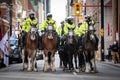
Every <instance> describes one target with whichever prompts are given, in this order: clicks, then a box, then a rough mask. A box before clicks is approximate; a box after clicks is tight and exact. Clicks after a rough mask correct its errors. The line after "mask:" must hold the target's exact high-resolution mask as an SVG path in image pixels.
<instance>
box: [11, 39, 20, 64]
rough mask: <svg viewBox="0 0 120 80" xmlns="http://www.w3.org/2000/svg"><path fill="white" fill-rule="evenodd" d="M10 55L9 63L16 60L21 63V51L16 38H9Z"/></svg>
mask: <svg viewBox="0 0 120 80" xmlns="http://www.w3.org/2000/svg"><path fill="white" fill-rule="evenodd" d="M10 48H11V51H10V56H9V63H10V64H11V63H13V61H14V62H17V63H21V62H22V57H21V52H20V50H19V49H18V39H14V40H10Z"/></svg>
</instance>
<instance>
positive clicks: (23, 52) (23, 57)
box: [21, 49, 25, 70]
mask: <svg viewBox="0 0 120 80" xmlns="http://www.w3.org/2000/svg"><path fill="white" fill-rule="evenodd" d="M21 52H22V68H21V70H24V67H25V66H24V64H25V50H24V49H22V50H21Z"/></svg>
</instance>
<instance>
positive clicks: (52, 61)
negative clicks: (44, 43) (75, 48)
mask: <svg viewBox="0 0 120 80" xmlns="http://www.w3.org/2000/svg"><path fill="white" fill-rule="evenodd" d="M51 70H52V71H56V68H55V56H54V55H52V56H51Z"/></svg>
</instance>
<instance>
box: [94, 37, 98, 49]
mask: <svg viewBox="0 0 120 80" xmlns="http://www.w3.org/2000/svg"><path fill="white" fill-rule="evenodd" d="M95 39H96V44H95V50H98V42H99V39H98V37H97V36H96V35H95Z"/></svg>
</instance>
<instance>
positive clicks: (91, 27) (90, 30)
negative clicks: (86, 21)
mask: <svg viewBox="0 0 120 80" xmlns="http://www.w3.org/2000/svg"><path fill="white" fill-rule="evenodd" d="M94 32H95V28H94V26H93V25H90V26H89V28H88V32H87V35H88V37H89V39H90V40H95V36H94Z"/></svg>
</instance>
